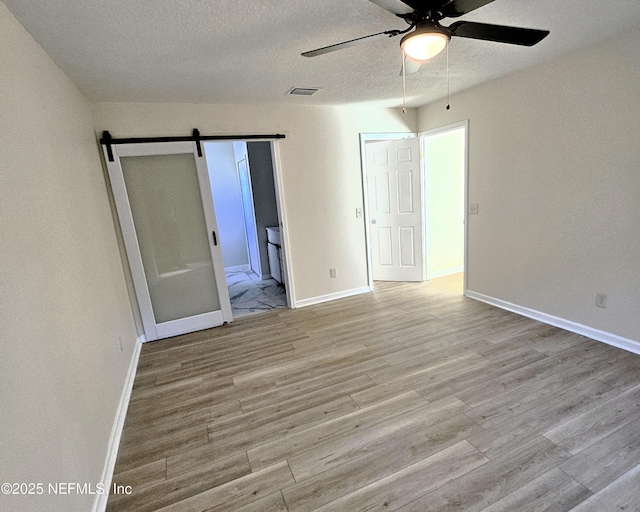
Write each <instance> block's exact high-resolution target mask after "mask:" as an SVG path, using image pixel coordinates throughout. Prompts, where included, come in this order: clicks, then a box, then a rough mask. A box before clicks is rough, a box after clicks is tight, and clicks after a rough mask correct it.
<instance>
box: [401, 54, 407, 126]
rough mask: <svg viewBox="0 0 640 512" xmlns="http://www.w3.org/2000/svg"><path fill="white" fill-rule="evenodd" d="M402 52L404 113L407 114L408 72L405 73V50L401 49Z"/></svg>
mask: <svg viewBox="0 0 640 512" xmlns="http://www.w3.org/2000/svg"><path fill="white" fill-rule="evenodd" d="M401 52H402V113H403V114H406V113H407V80H406V74H405V69H404V62H405V59H406V57H405V55H404V50H401Z"/></svg>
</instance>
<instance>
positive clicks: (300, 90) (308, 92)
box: [287, 87, 320, 96]
mask: <svg viewBox="0 0 640 512" xmlns="http://www.w3.org/2000/svg"><path fill="white" fill-rule="evenodd" d="M319 90H320V87H294V88H293V89H291V90H289V92H288V93H287V94H293V95H294V96H312V95H314V94H315V93H317V92H318V91H319Z"/></svg>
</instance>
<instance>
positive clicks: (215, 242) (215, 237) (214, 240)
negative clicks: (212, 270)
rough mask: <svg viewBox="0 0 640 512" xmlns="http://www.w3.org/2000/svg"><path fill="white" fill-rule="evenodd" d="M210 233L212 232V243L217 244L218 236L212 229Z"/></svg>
mask: <svg viewBox="0 0 640 512" xmlns="http://www.w3.org/2000/svg"><path fill="white" fill-rule="evenodd" d="M211 234H213V245H216V246H217V245H218V237H217V236H216V232H215V231H212V232H211Z"/></svg>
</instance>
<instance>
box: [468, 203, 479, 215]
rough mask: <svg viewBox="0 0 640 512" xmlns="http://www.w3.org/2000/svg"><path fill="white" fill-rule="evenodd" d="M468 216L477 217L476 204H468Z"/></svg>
mask: <svg viewBox="0 0 640 512" xmlns="http://www.w3.org/2000/svg"><path fill="white" fill-rule="evenodd" d="M469 215H478V203H469Z"/></svg>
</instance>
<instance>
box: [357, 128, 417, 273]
mask: <svg viewBox="0 0 640 512" xmlns="http://www.w3.org/2000/svg"><path fill="white" fill-rule="evenodd" d="M365 154H366V167H367V169H366V173H367V174H366V178H367V204H368V210H369V228H370V231H369V232H370V239H371V264H372V275H373V280H374V281H423V280H424V277H425V276H424V242H423V220H422V179H421V175H420V144H419V140H418V139H417V138H409V139H401V140H391V141H382V142H368V143H367V145H366V148H365Z"/></svg>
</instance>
